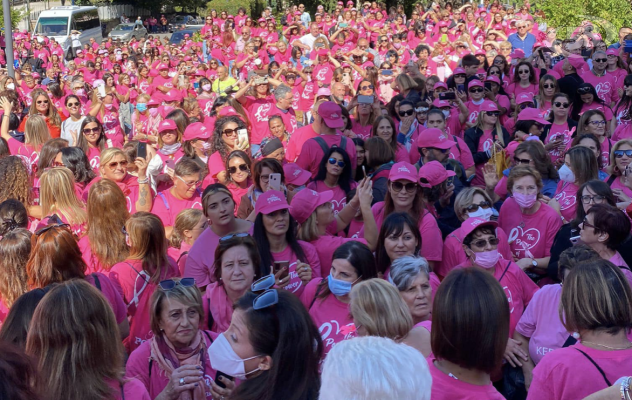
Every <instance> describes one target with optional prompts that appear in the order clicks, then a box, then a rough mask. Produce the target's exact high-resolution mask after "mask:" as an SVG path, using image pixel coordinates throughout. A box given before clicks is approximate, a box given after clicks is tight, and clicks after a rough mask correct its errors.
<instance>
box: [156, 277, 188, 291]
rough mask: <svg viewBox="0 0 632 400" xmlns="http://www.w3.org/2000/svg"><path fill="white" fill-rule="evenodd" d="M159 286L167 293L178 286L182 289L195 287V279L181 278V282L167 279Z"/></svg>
mask: <svg viewBox="0 0 632 400" xmlns="http://www.w3.org/2000/svg"><path fill="white" fill-rule="evenodd" d="M158 285H159V286H160V289H162V290H167V291H169V290H173V289H175V287H176V286H178V285H180V286H182V287H192V286H195V278H181V279H180V280H179V281H174V280H173V279H166V280H164V281H160V282H159V283H158Z"/></svg>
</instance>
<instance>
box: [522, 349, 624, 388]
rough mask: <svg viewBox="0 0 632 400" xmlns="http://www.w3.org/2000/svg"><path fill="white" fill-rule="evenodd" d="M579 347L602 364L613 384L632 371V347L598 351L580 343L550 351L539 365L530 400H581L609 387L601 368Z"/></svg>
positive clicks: (534, 372)
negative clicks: (600, 370)
mask: <svg viewBox="0 0 632 400" xmlns="http://www.w3.org/2000/svg"><path fill="white" fill-rule="evenodd" d="M578 349H579V350H581V351H583V352H584V353H586V354H587V355H588V356H589V357H590V358H592V359H593V361H594V362H595V363H596V364H597V365H599V367H600V368H601V369H602V371H603V372H604V373H605V375H606V378H608V380H609V381H610V383H611V384H613V383H614V382H615V381H616V380H617V379H619V378H620V377H621V376H622V375H626V373H628V374H629V372H630V371H632V349H627V350H617V351H607V350H596V349H593V348H590V347H586V346H584V345H582V344H581V343H577V344H575V345H573V346H570V347H566V348H563V349H558V350H555V351H553V352H551V353H550V354H547V355H546V356H545V357H544V358H543V359H542V360H541V361H540V363H539V364H538V365H536V367H535V369H534V370H533V381H532V382H531V387H530V388H529V392H528V394H527V400H577V399H583V398H584V397H586V396H588V395H590V394H592V393H595V392H598V391H599V390H602V389H606V388H607V387H608V385H607V384H606V382H605V380H604V378H603V376H602V375H601V373H600V372H599V370H598V369H597V368H596V367H595V366H594V365H593V364H592V363H591V362H590V360H588V358H586V356H584V355H583V354H582V353H580V352H579V351H577V350H578Z"/></svg>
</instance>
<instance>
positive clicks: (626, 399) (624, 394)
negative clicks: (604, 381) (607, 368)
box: [615, 376, 632, 400]
mask: <svg viewBox="0 0 632 400" xmlns="http://www.w3.org/2000/svg"><path fill="white" fill-rule="evenodd" d="M617 383H619V391H620V394H621V400H630V385H632V376H623V377H621V378H619V379H617V381H616V382H615V385H616V384H617Z"/></svg>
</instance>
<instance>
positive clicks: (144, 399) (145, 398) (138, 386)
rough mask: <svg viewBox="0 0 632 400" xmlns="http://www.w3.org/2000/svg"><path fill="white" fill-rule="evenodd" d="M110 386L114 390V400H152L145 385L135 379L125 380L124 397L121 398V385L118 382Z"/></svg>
mask: <svg viewBox="0 0 632 400" xmlns="http://www.w3.org/2000/svg"><path fill="white" fill-rule="evenodd" d="M110 386H111V387H112V389H113V393H114V396H115V397H114V400H123V399H125V400H129V399H134V400H151V397H149V393H147V389H146V388H145V386H143V383H142V382H141V381H139V380H138V379H134V378H125V381H124V382H123V396H125V397H124V398H123V396H121V385H120V384H119V383H118V382H116V381H113V382H110Z"/></svg>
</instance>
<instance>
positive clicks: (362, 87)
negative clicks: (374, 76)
mask: <svg viewBox="0 0 632 400" xmlns="http://www.w3.org/2000/svg"><path fill="white" fill-rule="evenodd" d="M369 89H371V90H373V89H374V87H373V85H368V86H360V90H369Z"/></svg>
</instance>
